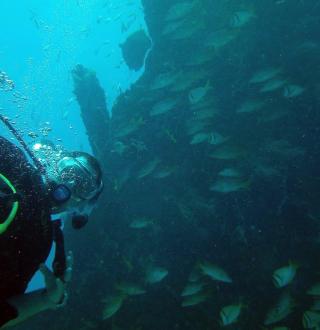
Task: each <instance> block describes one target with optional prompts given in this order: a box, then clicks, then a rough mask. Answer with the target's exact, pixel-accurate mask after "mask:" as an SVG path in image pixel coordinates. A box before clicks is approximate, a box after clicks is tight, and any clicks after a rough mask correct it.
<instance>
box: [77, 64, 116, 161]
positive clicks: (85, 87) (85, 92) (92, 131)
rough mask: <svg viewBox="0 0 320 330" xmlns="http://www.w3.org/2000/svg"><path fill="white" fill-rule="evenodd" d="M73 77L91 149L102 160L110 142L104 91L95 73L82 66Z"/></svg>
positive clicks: (78, 66) (108, 119) (79, 66)
mask: <svg viewBox="0 0 320 330" xmlns="http://www.w3.org/2000/svg"><path fill="white" fill-rule="evenodd" d="M72 77H73V81H74V94H75V95H76V97H77V100H78V103H79V105H80V110H81V117H82V120H83V123H84V125H85V127H86V130H87V134H88V137H89V141H90V144H91V147H92V149H93V152H94V154H95V155H96V156H97V158H98V159H101V158H102V154H103V153H104V150H105V146H106V141H107V140H108V124H109V121H110V118H109V113H108V111H107V105H106V97H105V93H104V90H103V89H102V87H101V86H100V83H99V81H98V79H97V77H96V75H95V73H94V72H93V71H90V70H88V69H86V68H85V67H84V66H82V65H80V64H78V65H77V66H76V67H75V68H74V69H73V70H72Z"/></svg>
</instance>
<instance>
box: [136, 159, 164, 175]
mask: <svg viewBox="0 0 320 330" xmlns="http://www.w3.org/2000/svg"><path fill="white" fill-rule="evenodd" d="M159 163H160V160H159V159H158V158H155V159H153V160H151V161H149V162H148V163H147V164H146V165H145V166H144V167H142V169H141V170H140V171H139V173H138V179H142V178H144V177H145V176H148V175H150V174H151V173H152V172H153V171H154V170H155V169H156V167H157V166H158V164H159Z"/></svg>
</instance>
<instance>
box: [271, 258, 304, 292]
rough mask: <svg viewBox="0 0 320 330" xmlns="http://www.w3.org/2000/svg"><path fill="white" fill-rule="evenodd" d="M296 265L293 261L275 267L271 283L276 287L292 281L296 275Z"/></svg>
mask: <svg viewBox="0 0 320 330" xmlns="http://www.w3.org/2000/svg"><path fill="white" fill-rule="evenodd" d="M297 268H298V266H297V265H296V264H293V263H289V265H287V266H284V267H281V268H278V269H276V270H275V271H274V272H273V275H272V278H273V284H274V285H275V287H276V288H283V287H284V286H287V285H288V284H290V283H291V282H292V280H293V279H294V277H295V276H296V272H297Z"/></svg>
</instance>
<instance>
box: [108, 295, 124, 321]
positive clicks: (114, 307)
mask: <svg viewBox="0 0 320 330" xmlns="http://www.w3.org/2000/svg"><path fill="white" fill-rule="evenodd" d="M125 297H126V296H125V295H123V294H120V295H118V296H112V297H108V298H106V299H103V300H102V301H103V302H104V303H105V306H104V308H103V311H102V319H103V320H106V319H108V318H110V317H111V316H113V315H114V314H115V313H117V312H118V311H119V309H120V308H121V306H122V304H123V302H124V300H125Z"/></svg>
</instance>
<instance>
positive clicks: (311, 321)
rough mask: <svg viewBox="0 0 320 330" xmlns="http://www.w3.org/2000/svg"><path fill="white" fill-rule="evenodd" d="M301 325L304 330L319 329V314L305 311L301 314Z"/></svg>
mask: <svg viewBox="0 0 320 330" xmlns="http://www.w3.org/2000/svg"><path fill="white" fill-rule="evenodd" d="M302 324H303V327H304V328H305V329H319V327H320V313H319V312H316V311H305V312H304V313H303V318H302Z"/></svg>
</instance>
